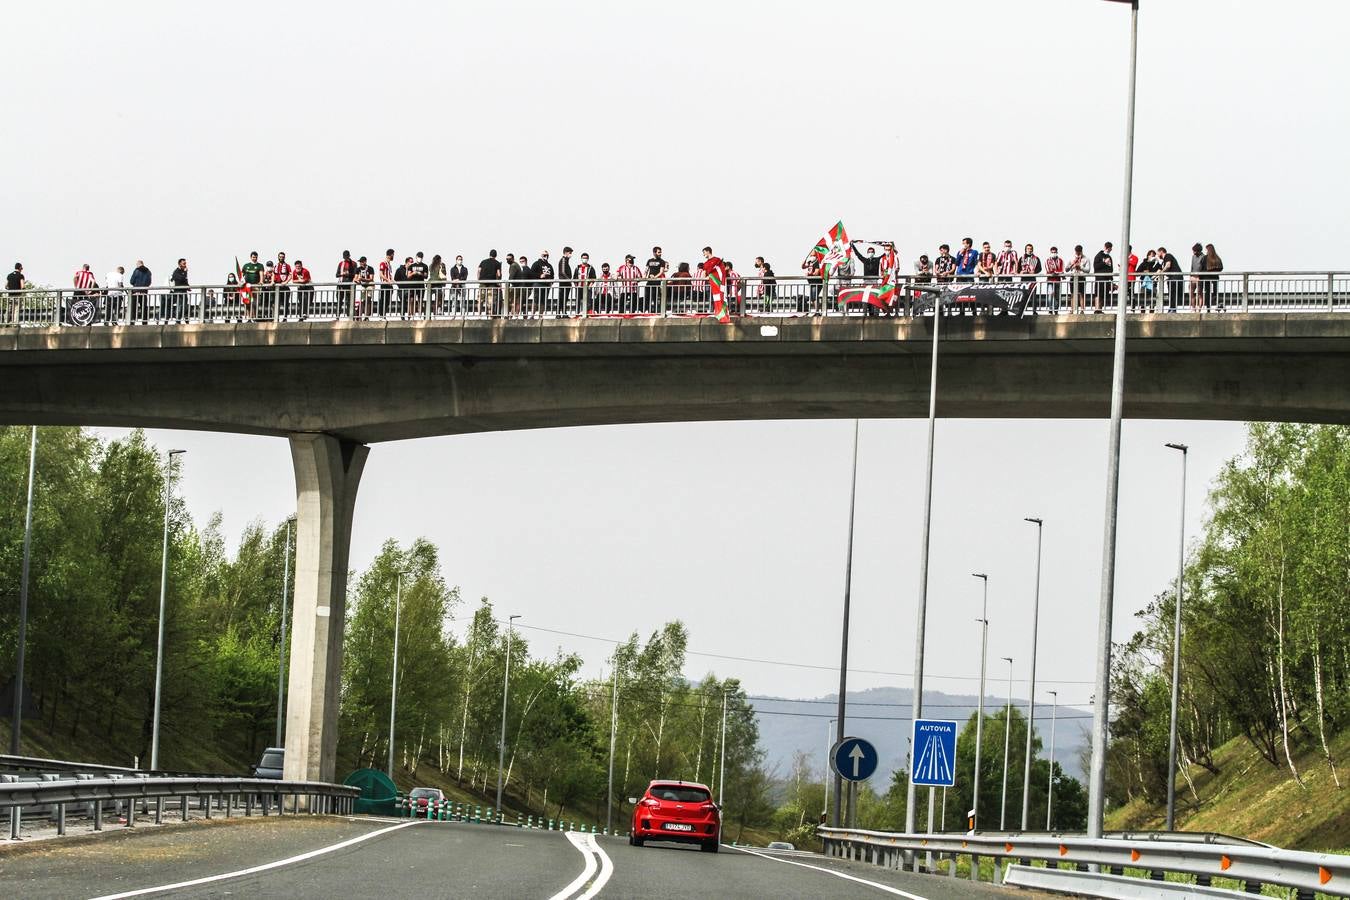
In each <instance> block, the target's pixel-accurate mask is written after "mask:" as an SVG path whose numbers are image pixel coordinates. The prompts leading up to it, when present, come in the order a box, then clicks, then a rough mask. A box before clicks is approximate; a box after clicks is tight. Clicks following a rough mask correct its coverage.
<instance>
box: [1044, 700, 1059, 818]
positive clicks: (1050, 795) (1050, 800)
mask: <svg viewBox="0 0 1350 900" xmlns="http://www.w3.org/2000/svg"><path fill="white" fill-rule="evenodd" d="M1049 694H1050V696H1051V697H1054V698H1055V699H1054V700H1053V701H1052V703H1053V705H1052V706H1051V707H1050V783H1049V784H1047V785H1046V786H1045V830H1046V831H1049V830H1050V828H1051V827H1052V826H1051V824H1050V823H1051V822H1053V821H1054V816H1052V815H1051V810H1052V809H1053V808H1054V799H1055V719H1056V717H1057V716H1058V715H1059V691H1050V692H1049Z"/></svg>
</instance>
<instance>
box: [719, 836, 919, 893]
mask: <svg viewBox="0 0 1350 900" xmlns="http://www.w3.org/2000/svg"><path fill="white" fill-rule="evenodd" d="M732 849H733V850H739V851H741V852H742V853H749V854H750V855H751V856H758V857H760V858H761V859H768V860H772V861H773V862H777V863H786V864H787V865H789V866H801V867H802V868H803V869H815V870H816V871H817V872H824V873H825V874H826V875H833V876H835V877H836V878H842V879H844V880H845V881H856V882H857V883H858V884H865V885H867V886H868V887H874V888H876V889H877V890H879V891H885V892H886V893H888V894H895V895H896V896H898V897H908V898H909V900H928V898H927V897H920V896H919V895H918V894H911V893H909V892H908V891H902V890H900V889H899V888H894V887H891V886H890V885H888V884H878V883H877V882H875V881H868V880H867V879H866V878H857V877H855V876H853V875H848V874H845V873H844V872H836V871H835V870H834V869H826V868H824V867H822V866H808V865H807V864H806V863H800V862H795V861H793V860H790V859H783V858H781V857H778V856H770V855H769V854H767V853H760V852H759V851H757V850H747V849H745V848H744V847H733V848H732Z"/></svg>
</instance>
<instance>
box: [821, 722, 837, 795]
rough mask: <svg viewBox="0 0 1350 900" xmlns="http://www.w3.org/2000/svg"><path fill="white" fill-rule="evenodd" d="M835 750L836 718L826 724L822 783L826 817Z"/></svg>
mask: <svg viewBox="0 0 1350 900" xmlns="http://www.w3.org/2000/svg"><path fill="white" fill-rule="evenodd" d="M833 748H834V718H833V717H831V718H830V721H828V722H826V723H825V776H824V777H823V778H822V779H821V781H820V786H821V787H822V788H823V789H824V790H825V800H824V803H823V804H822V805H823V806H824V807H825V808H824V809H822V810H821V811H820V812H821V815H825V813H827V812H828V811H829V807H830V750H832V749H833Z"/></svg>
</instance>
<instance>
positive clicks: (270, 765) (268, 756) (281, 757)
mask: <svg viewBox="0 0 1350 900" xmlns="http://www.w3.org/2000/svg"><path fill="white" fill-rule="evenodd" d="M285 762H286V748H284V747H268V748H267V749H266V750H264V751H263V755H262V759H261V760H259V761H258V764H257V765H253V766H249V767H248V770H249V773H250V774H251V775H252V776H253V777H254V778H275V779H277V780H278V781H280V780H281V770H282V768H283V767H284V764H285Z"/></svg>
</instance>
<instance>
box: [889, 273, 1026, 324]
mask: <svg viewBox="0 0 1350 900" xmlns="http://www.w3.org/2000/svg"><path fill="white" fill-rule="evenodd" d="M1035 291H1036V282H1034V281H1008V282H999V283H994V284H955V285H952V286H950V287H948V288H947V289H946V290H944V291H943V292H942V293H940V294H933V293H930V292H928V291H922V292H920V291H916V292H915V293H916V294H917V297H916V298H915V301H914V312H915V315H919V314H921V313H925V312H928V311H929V310H930V309H932V308H933V304H934V303H935V302H936V303H940V304H941V305H943V306H951V307H956V308H961V307H973V308H974V310H975V311H977V312H978V311H981V310H985V311H989V312H993V311H994V310H1000V311H1002V313H1003V315H1005V316H1014V317H1016V318H1021V316H1022V315H1023V313H1025V312H1026V309H1027V306H1028V305H1029V304H1030V303H1031V297H1032V294H1034V293H1035Z"/></svg>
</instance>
